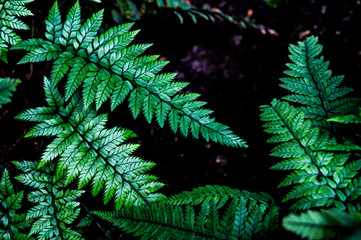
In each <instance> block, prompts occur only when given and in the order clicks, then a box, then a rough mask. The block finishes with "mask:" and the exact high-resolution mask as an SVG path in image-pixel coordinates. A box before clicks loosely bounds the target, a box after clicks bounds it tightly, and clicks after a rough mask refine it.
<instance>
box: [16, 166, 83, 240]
mask: <svg viewBox="0 0 361 240" xmlns="http://www.w3.org/2000/svg"><path fill="white" fill-rule="evenodd" d="M14 164H15V165H16V166H17V167H18V168H19V169H20V170H22V171H23V173H22V174H20V175H19V176H17V177H16V179H17V180H19V181H20V182H21V183H23V184H24V185H26V186H29V187H32V188H34V189H35V190H34V191H32V192H30V193H29V194H28V199H29V201H30V202H32V203H34V204H36V205H35V206H34V207H32V208H30V209H29V210H28V213H27V217H26V218H27V220H35V222H34V223H33V224H32V225H31V230H30V233H29V235H37V239H74V240H78V239H79V240H80V239H83V238H82V237H81V235H80V233H78V232H76V231H75V230H72V229H71V227H70V226H71V224H72V223H73V221H74V220H75V219H76V218H77V217H78V215H79V213H80V207H79V205H80V203H79V202H77V201H76V199H77V198H79V197H80V196H81V194H82V193H83V192H84V191H80V190H74V189H70V188H68V189H66V190H65V189H64V186H65V172H64V171H59V170H57V171H55V168H56V165H55V163H54V162H52V163H50V164H49V165H48V166H42V167H40V166H39V163H38V162H31V161H23V162H14Z"/></svg>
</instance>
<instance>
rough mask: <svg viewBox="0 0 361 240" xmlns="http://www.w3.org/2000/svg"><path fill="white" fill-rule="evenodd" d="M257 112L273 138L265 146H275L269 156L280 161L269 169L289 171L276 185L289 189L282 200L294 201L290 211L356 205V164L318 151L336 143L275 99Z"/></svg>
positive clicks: (344, 155) (340, 155)
mask: <svg viewBox="0 0 361 240" xmlns="http://www.w3.org/2000/svg"><path fill="white" fill-rule="evenodd" d="M261 110H262V114H261V120H263V121H266V123H265V124H264V128H265V130H264V131H265V132H267V133H271V134H273V136H272V137H271V138H270V139H269V140H268V142H271V143H278V144H279V145H278V146H277V147H275V148H274V149H273V150H272V155H273V156H277V157H281V158H283V159H284V160H282V161H281V162H279V163H276V164H275V165H274V166H273V167H272V168H273V169H277V170H293V171H292V172H291V173H290V174H288V176H287V177H286V178H285V179H284V180H283V181H282V182H281V184H280V185H279V186H280V187H284V186H293V189H292V190H291V191H290V192H289V193H288V194H287V195H286V197H285V198H284V201H289V200H297V201H296V202H295V203H294V204H293V206H292V207H291V209H293V210H305V209H309V208H312V207H321V206H327V207H328V206H337V207H338V208H341V209H345V208H347V207H348V205H349V203H352V204H356V203H357V201H354V200H355V199H358V198H359V196H360V192H359V187H360V186H359V184H358V178H357V175H356V174H357V173H358V169H359V168H360V162H359V161H355V162H349V163H347V160H348V159H349V154H347V153H343V152H341V153H335V152H333V151H323V150H319V149H322V148H323V147H324V146H328V145H332V144H335V143H336V140H335V139H333V138H330V137H329V136H328V135H327V134H324V133H321V130H320V129H319V128H317V127H314V126H313V124H312V122H311V120H310V119H306V116H305V114H304V113H303V111H302V109H300V108H295V107H293V106H291V105H289V104H288V103H287V102H282V101H279V100H276V99H275V100H273V101H272V103H271V105H270V106H262V107H261ZM351 189H352V190H351ZM352 204H351V205H352Z"/></svg>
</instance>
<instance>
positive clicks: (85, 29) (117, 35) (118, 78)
mask: <svg viewBox="0 0 361 240" xmlns="http://www.w3.org/2000/svg"><path fill="white" fill-rule="evenodd" d="M102 18H103V11H100V12H98V13H95V14H94V15H93V16H92V17H91V18H90V19H88V20H87V21H86V22H85V23H84V24H82V25H81V23H80V6H79V2H76V4H75V5H74V6H73V7H72V8H71V9H70V11H69V13H68V15H67V18H66V20H65V22H64V23H62V21H61V15H60V12H59V9H58V4H57V2H55V4H54V5H53V7H52V8H51V10H50V12H49V17H48V19H47V21H46V29H47V32H46V38H47V40H43V39H29V40H25V41H23V42H21V43H19V44H17V45H16V46H14V47H13V49H22V50H27V51H29V53H28V54H27V55H26V56H25V57H23V58H22V59H21V61H20V62H19V63H29V62H42V61H50V60H54V64H53V67H52V71H51V77H50V81H51V82H52V83H53V84H57V83H59V82H60V81H61V80H62V79H63V78H66V85H65V101H69V99H70V98H71V97H72V96H73V95H74V94H75V92H77V90H78V89H80V87H82V101H83V105H84V108H85V109H87V108H89V107H90V106H91V105H92V104H95V107H96V109H97V110H98V109H99V108H100V107H101V106H102V105H103V103H104V102H106V101H107V100H108V99H111V110H114V109H115V108H116V107H117V106H118V105H119V104H121V103H122V102H123V101H124V100H125V98H127V97H128V96H129V108H130V110H131V112H132V114H133V116H134V118H136V117H137V116H138V115H139V114H140V113H141V112H143V113H144V116H145V118H146V120H147V121H148V122H151V121H152V119H153V118H154V117H155V118H156V120H157V122H158V123H159V125H160V126H161V127H163V126H164V124H165V122H166V120H167V119H168V121H169V124H170V127H171V129H172V130H173V131H174V132H176V131H177V130H178V129H180V132H181V133H182V134H183V135H184V136H187V135H188V134H189V132H191V133H192V135H193V136H194V137H196V138H198V137H199V136H200V135H201V136H203V138H205V139H206V140H207V141H208V140H212V141H214V142H220V143H221V144H225V145H227V146H232V147H245V146H246V143H245V141H244V140H242V139H240V138H239V137H238V136H236V135H235V134H234V133H233V132H232V131H231V130H230V129H229V127H227V126H225V125H223V124H220V123H217V122H215V120H214V118H212V117H210V114H211V113H212V111H210V110H208V109H205V108H202V107H203V106H204V105H205V104H206V103H205V102H203V101H199V100H197V98H198V97H199V94H196V93H188V94H183V93H178V92H179V91H181V90H183V89H184V88H185V87H186V86H187V85H188V84H187V83H184V82H178V81H174V77H175V74H174V73H159V72H160V71H161V70H162V69H163V67H164V66H165V65H166V64H167V61H162V60H158V58H159V56H147V55H144V56H141V54H142V53H143V52H144V51H145V50H146V49H147V48H148V47H150V45H149V44H134V45H130V46H129V44H130V43H131V41H132V40H133V39H134V37H135V35H136V34H137V32H138V31H130V28H131V27H132V24H124V25H120V26H118V27H114V28H111V29H109V30H108V31H106V32H105V33H103V34H101V35H98V36H97V32H98V30H99V27H100V24H101V22H102Z"/></svg>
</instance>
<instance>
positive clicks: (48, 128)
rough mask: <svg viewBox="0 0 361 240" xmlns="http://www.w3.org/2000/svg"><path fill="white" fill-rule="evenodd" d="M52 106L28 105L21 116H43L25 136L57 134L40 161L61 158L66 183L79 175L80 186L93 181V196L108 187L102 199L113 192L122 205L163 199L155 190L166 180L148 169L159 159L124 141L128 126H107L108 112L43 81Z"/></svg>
mask: <svg viewBox="0 0 361 240" xmlns="http://www.w3.org/2000/svg"><path fill="white" fill-rule="evenodd" d="M44 89H45V94H46V100H47V102H48V104H49V107H39V108H35V109H29V110H26V111H25V112H23V113H21V114H20V115H19V116H17V118H19V119H21V120H27V121H35V122H39V123H38V124H37V125H36V126H35V127H33V128H32V129H31V130H30V131H29V132H28V133H27V135H26V137H39V136H54V137H55V139H54V140H53V141H52V143H50V144H49V145H48V146H47V148H46V150H45V152H44V153H43V155H42V157H41V160H40V163H39V167H43V166H45V165H47V164H48V163H50V162H57V170H56V172H57V173H58V172H62V171H65V173H66V175H65V180H64V181H65V182H64V183H65V184H66V185H68V184H69V183H71V182H72V181H74V180H75V179H78V187H79V189H81V188H83V187H84V186H86V185H87V184H88V183H90V182H91V183H92V194H93V195H94V196H95V195H97V194H99V193H100V192H101V190H102V189H104V204H106V203H108V202H109V201H110V200H111V199H112V198H113V197H114V198H115V206H116V209H120V208H121V207H122V206H123V205H133V204H135V205H143V204H144V203H149V202H152V201H155V200H159V199H161V198H162V197H163V195H161V194H159V193H156V191H157V190H158V189H160V188H161V187H162V186H163V184H161V183H159V182H157V181H156V179H157V178H156V177H155V176H152V175H148V174H145V172H146V171H148V170H149V169H151V168H152V167H153V166H154V165H155V164H154V163H152V162H146V161H144V160H142V159H140V158H138V157H135V156H133V155H132V153H133V152H134V151H135V150H136V149H137V148H138V145H137V144H129V143H125V141H126V140H127V139H128V138H129V137H132V136H134V134H133V133H132V132H131V131H129V130H126V129H122V128H120V127H114V128H111V129H107V128H105V125H106V122H107V115H106V114H102V115H99V114H97V112H96V111H95V110H94V109H93V108H87V109H85V108H84V106H83V102H82V101H81V98H80V94H79V93H77V94H75V95H73V96H72V98H71V99H70V101H69V104H68V105H64V103H65V99H64V98H63V97H62V96H61V95H60V93H59V91H58V90H57V88H56V87H55V86H54V85H53V84H52V83H51V82H50V81H49V80H47V79H45V81H44Z"/></svg>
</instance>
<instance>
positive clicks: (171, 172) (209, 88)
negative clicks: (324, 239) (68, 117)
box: [0, 0, 361, 208]
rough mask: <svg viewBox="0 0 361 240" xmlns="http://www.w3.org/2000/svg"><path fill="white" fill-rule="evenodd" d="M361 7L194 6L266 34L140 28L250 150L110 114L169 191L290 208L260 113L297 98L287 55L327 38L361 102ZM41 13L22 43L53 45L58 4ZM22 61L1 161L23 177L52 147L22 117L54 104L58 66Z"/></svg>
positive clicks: (151, 22) (224, 25)
mask: <svg viewBox="0 0 361 240" xmlns="http://www.w3.org/2000/svg"><path fill="white" fill-rule="evenodd" d="M357 2H358V1H342V0H338V1H336V0H327V1H326V0H322V1H321V0H320V1H314V0H307V1H306V0H305V1H289V2H288V3H287V2H286V1H281V4H280V5H279V6H278V8H276V9H274V8H271V7H269V6H267V5H266V4H265V3H264V1H261V0H253V1H239V0H228V1H226V0H222V1H215V0H213V1H203V0H198V1H194V3H195V4H197V5H199V6H202V5H204V4H208V5H210V6H212V7H216V8H219V9H221V10H222V11H224V12H225V13H227V14H230V15H234V16H243V17H245V16H248V17H249V18H250V20H252V21H253V22H255V23H256V24H262V25H263V26H264V29H263V30H262V31H261V30H260V29H252V28H247V29H242V28H240V27H239V26H236V25H234V24H231V23H228V22H225V21H223V22H222V21H218V22H216V23H212V22H208V21H205V20H202V19H199V21H198V23H197V24H193V23H192V21H191V20H190V19H187V18H185V22H184V23H183V24H180V23H179V21H178V19H177V18H176V17H175V16H174V15H172V14H169V15H166V16H149V17H145V18H144V19H143V20H141V21H138V22H136V24H135V26H134V29H142V31H141V32H140V33H139V35H138V37H137V38H136V41H137V42H142V43H154V45H153V47H152V48H151V49H150V50H149V51H148V52H147V54H152V53H155V54H160V55H161V56H162V57H163V58H164V59H166V60H170V63H169V64H168V65H167V67H166V69H165V71H169V72H177V73H178V76H177V78H178V79H179V80H181V81H187V82H190V85H189V87H188V88H187V89H188V90H189V91H194V92H198V93H201V94H202V96H201V99H202V100H204V101H207V102H208V103H209V104H208V105H207V107H208V108H209V109H212V110H214V114H213V116H214V117H215V118H216V120H217V121H219V122H221V123H223V124H225V125H228V126H230V127H231V129H232V130H233V131H234V132H235V133H236V134H237V135H239V136H240V137H242V138H244V139H245V140H247V142H248V145H249V148H247V149H232V148H228V147H225V146H222V145H220V144H216V143H207V142H205V141H204V140H203V139H193V138H191V137H188V138H185V137H183V136H182V135H181V134H179V133H177V134H174V133H173V132H172V131H171V130H170V128H169V126H166V127H165V128H163V129H162V128H160V127H159V126H158V125H157V124H156V123H155V121H154V122H153V123H152V124H148V123H147V122H146V120H145V119H144V117H142V116H141V117H139V118H138V119H136V120H134V119H133V118H132V116H131V113H130V111H129V110H128V109H127V104H124V105H122V106H121V107H119V108H118V109H117V110H115V112H114V113H112V114H110V115H109V117H110V122H109V124H110V126H112V125H119V126H122V127H125V128H129V129H131V130H133V131H134V132H135V133H136V134H137V135H138V138H137V139H136V140H135V141H138V142H139V143H140V144H141V147H140V148H139V150H138V151H137V153H136V154H137V155H138V156H141V157H142V158H144V159H146V160H149V161H153V162H155V163H157V166H156V167H155V168H154V169H153V170H152V173H153V174H155V175H156V176H158V177H159V180H160V181H161V182H163V183H166V187H165V188H164V189H163V192H164V193H165V194H167V195H170V194H175V193H179V192H180V191H183V190H191V189H192V188H195V187H198V186H203V185H207V184H217V185H226V186H230V187H233V188H238V189H244V190H249V191H252V192H258V191H264V192H267V193H269V194H271V195H272V196H273V197H274V198H275V200H276V202H277V203H278V204H279V205H282V206H283V207H284V208H286V207H287V204H281V200H282V196H284V194H285V192H286V190H287V189H278V188H277V185H278V184H279V183H280V181H281V180H282V179H283V178H284V176H285V175H284V173H282V172H277V171H274V170H269V168H270V166H272V165H273V164H274V163H275V162H276V159H274V158H272V157H270V156H269V153H270V150H271V149H272V147H274V146H273V145H271V144H268V143H267V142H266V141H267V138H268V137H269V136H267V135H266V134H265V133H263V131H262V122H261V121H260V119H259V114H260V111H259V106H261V105H264V104H269V102H270V101H271V100H272V99H273V98H281V97H282V96H284V95H285V94H287V92H286V91H285V90H283V89H281V88H280V87H279V84H280V81H279V80H278V79H279V78H280V77H283V76H284V74H283V73H282V72H283V71H284V70H285V69H286V67H285V63H287V62H289V60H288V49H287V47H288V45H289V44H290V43H292V44H296V43H297V41H300V40H303V39H304V38H305V37H307V36H309V35H315V36H318V37H319V42H320V43H321V44H322V45H323V46H324V51H323V55H324V56H325V59H326V60H329V61H330V68H331V69H332V71H333V74H335V75H340V74H341V75H345V82H344V85H345V86H349V87H352V88H354V89H355V91H354V93H353V94H354V96H360V86H358V85H359V84H358V82H359V81H360V79H361V67H360V63H361V61H360V60H361V31H360V26H361V25H360V23H361V6H360V5H359V4H357ZM70 5H71V4H70ZM46 7H47V8H46ZM31 8H32V11H33V12H34V13H35V14H34V17H33V18H28V20H27V23H28V24H29V25H30V26H31V28H32V33H28V35H27V34H23V35H22V37H23V38H27V37H30V36H29V34H32V35H33V36H35V37H43V32H44V31H43V30H44V19H45V17H46V15H47V12H48V9H49V8H50V3H41V1H35V3H33V4H31ZM88 10H89V9H88ZM108 14H110V12H108ZM108 17H109V16H108ZM112 24H113V23H109V25H112ZM10 54H11V53H10ZM22 55H23V52H19V54H15V55H12V56H11V57H10V58H9V65H5V64H1V65H0V71H1V75H2V76H3V77H17V78H20V79H21V80H22V84H21V85H20V86H19V88H18V91H17V92H15V93H14V97H13V101H12V103H10V104H7V105H5V106H3V108H2V109H1V110H0V117H1V119H0V132H1V136H0V162H1V164H2V165H4V166H6V167H9V168H10V169H11V171H13V172H15V169H13V167H12V165H11V164H10V163H11V161H13V160H23V159H26V160H37V159H39V157H40V156H41V153H42V151H43V150H44V149H45V147H46V143H48V142H49V139H24V138H23V137H24V135H25V133H26V132H27V131H28V130H29V128H30V127H31V126H32V125H31V124H30V123H26V122H19V121H15V120H13V117H14V116H15V115H16V114H18V113H19V112H21V111H23V110H25V109H28V108H33V107H37V106H42V105H44V104H45V101H44V95H43V90H42V78H43V75H44V74H48V72H49V69H50V68H49V64H41V63H39V64H31V65H20V66H19V65H16V64H15V63H16V62H17V61H18V60H19V59H20V57H21V56H22Z"/></svg>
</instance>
